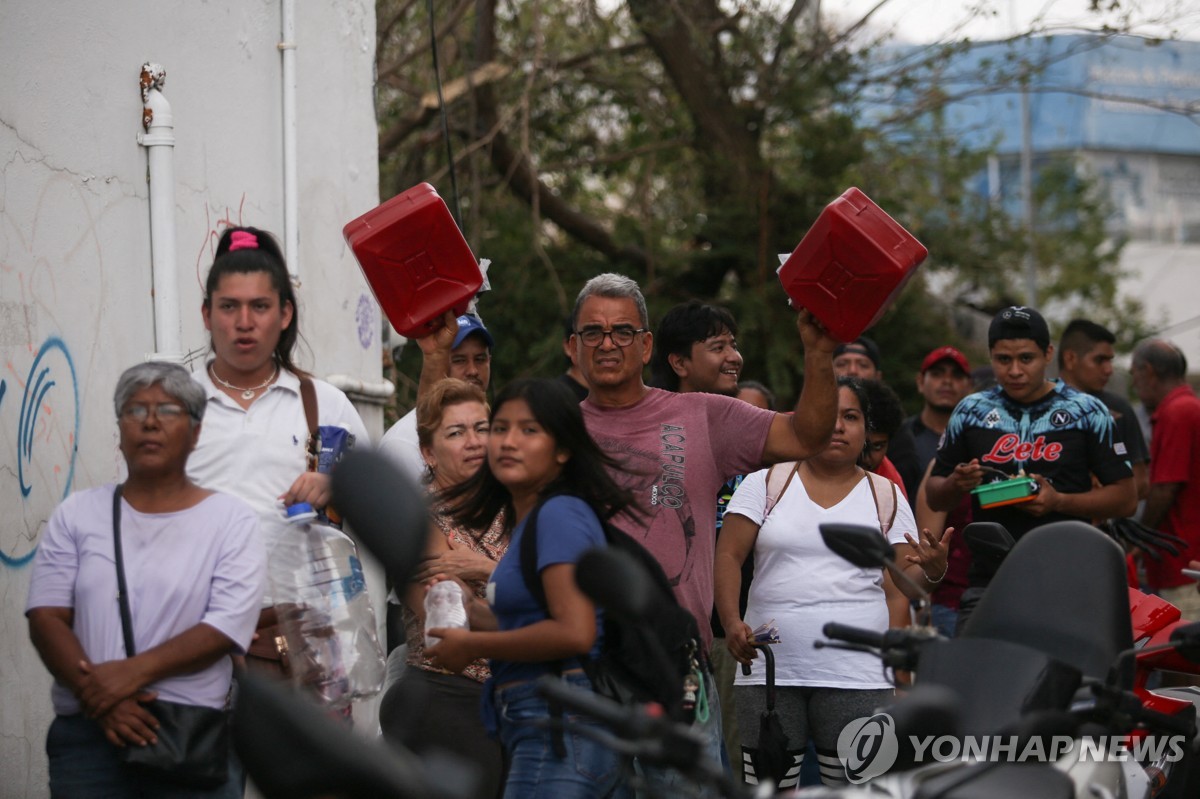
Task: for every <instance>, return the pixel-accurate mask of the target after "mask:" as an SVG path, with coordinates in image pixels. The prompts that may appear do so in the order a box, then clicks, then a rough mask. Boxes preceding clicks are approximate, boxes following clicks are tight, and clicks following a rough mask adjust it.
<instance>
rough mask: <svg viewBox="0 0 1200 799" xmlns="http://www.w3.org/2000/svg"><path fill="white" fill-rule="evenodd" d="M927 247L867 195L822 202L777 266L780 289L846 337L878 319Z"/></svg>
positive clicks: (849, 194) (850, 193)
mask: <svg viewBox="0 0 1200 799" xmlns="http://www.w3.org/2000/svg"><path fill="white" fill-rule="evenodd" d="M928 254H929V251H928V250H926V249H925V247H924V245H922V244H921V242H919V241H917V240H916V239H915V238H914V237H913V235H912V234H911V233H909V232H908V231H907V230H905V229H904V228H902V227H901V226H900V225H899V224H898V223H897V222H896V220H894V219H892V218H891V217H890V216H888V215H887V214H886V213H884V211H883V209H882V208H880V207H879V206H878V205H876V204H875V203H873V202H871V199H870V198H869V197H867V195H865V194H863V193H862V192H861V191H859V190H858V189H856V188H849V189H846V191H845V192H844V193H843V194H842V196H841V197H838V198H837V199H836V200H834V201H833V202H831V203H830V204H829V205H827V206H826V207H825V210H823V211H822V212H821V215H820V216H818V217H817V221H816V222H814V223H813V226H812V227H811V228H809V231H808V233H806V234H805V235H804V238H803V239H802V240H801V241H800V243H799V244H798V245H796V249H795V250H793V251H792V254H791V256H790V257H788V259H787V261H785V262H784V264H783V266H781V267H780V268H779V281H780V282H781V283H782V284H783V290H784V291H786V292H787V295H788V296H789V297H791V299H792V304H793V305H795V306H796V307H798V308H807V309H809V310H810V311H812V313H813V315H814V316H816V318H817V319H818V320H820V322H821V323H822V324H823V325H825V329H826V330H828V331H829V333H830V335H832V336H833V337H834V338H836V339H838V340H839V341H844V342H850V341H854V340H855V339H856V338H858V337H859V336H861V335H862V333H863V331H865V330H866V329H867V328H869V327H870V326H871V325H873V324H875V323H876V322H878V321H879V317H881V316H883V312H884V311H886V310H887V309H888V306H889V305H891V302H892V300H893V299H894V298H895V297H896V296H897V295H898V294H899V293H900V290H901V289H902V288H904V284H905V283H907V282H908V281H909V279H911V278H912V276H913V275H914V274H916V270H917V266H918V265H920V263H921V262H922V261H924V260H925V256H927V255H928Z"/></svg>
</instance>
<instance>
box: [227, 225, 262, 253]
mask: <svg viewBox="0 0 1200 799" xmlns="http://www.w3.org/2000/svg"><path fill="white" fill-rule="evenodd" d="M257 249H258V236H255V235H254V234H253V233H250V232H249V231H246V230H235V231H233V234H232V235H231V236H230V237H229V252H233V251H234V250H257Z"/></svg>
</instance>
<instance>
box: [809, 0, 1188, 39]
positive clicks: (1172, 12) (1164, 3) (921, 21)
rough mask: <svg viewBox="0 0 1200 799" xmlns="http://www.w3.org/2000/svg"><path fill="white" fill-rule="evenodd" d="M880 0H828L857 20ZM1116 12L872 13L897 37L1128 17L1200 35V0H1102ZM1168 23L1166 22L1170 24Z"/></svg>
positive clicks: (988, 7) (1003, 31) (1021, 8)
mask: <svg viewBox="0 0 1200 799" xmlns="http://www.w3.org/2000/svg"><path fill="white" fill-rule="evenodd" d="M879 4H880V3H879V0H822V3H821V10H822V13H823V14H824V15H825V16H826V17H827V18H838V17H841V18H842V19H846V20H857V19H859V18H860V17H862V15H863V14H865V13H867V12H868V11H870V9H872V8H873V7H875V6H877V5H879ZM1100 4H1101V5H1102V6H1103V7H1106V8H1107V7H1111V6H1113V5H1117V6H1119V8H1118V10H1117V11H1115V12H1109V13H1106V14H1100V15H1098V14H1096V13H1094V12H1091V11H1089V6H1090V3H1089V0H888V1H887V2H885V3H884V4H883V6H882V8H880V9H879V11H877V12H876V13H875V14H874V16H873V17H872V21H873V22H874V23H875V27H876V29H877V30H878V29H883V30H890V31H894V32H895V36H896V38H897V40H900V41H907V42H914V43H924V42H932V41H938V40H941V39H958V38H961V37H963V36H970V37H971V38H972V39H1000V38H1005V37H1007V36H1010V35H1013V34H1014V33H1018V32H1021V31H1025V30H1029V29H1030V28H1031V27H1038V28H1044V29H1046V32H1055V31H1057V32H1068V31H1078V30H1080V29H1081V28H1088V29H1091V30H1095V29H1097V28H1098V27H1099V26H1100V25H1101V24H1103V23H1107V24H1110V25H1113V26H1114V27H1119V26H1121V24H1122V21H1123V20H1128V21H1129V22H1130V23H1132V24H1133V25H1134V27H1135V30H1136V31H1140V32H1143V33H1146V34H1149V35H1154V36H1164V37H1167V38H1179V39H1191V40H1200V2H1197V1H1196V0H1115V2H1114V0H1100ZM1164 23H1165V24H1164Z"/></svg>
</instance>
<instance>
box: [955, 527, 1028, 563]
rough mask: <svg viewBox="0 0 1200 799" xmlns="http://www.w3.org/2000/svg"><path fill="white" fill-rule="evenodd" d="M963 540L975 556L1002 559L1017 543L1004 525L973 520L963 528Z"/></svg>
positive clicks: (972, 555)
mask: <svg viewBox="0 0 1200 799" xmlns="http://www.w3.org/2000/svg"><path fill="white" fill-rule="evenodd" d="M963 541H964V542H966V545H967V549H969V550H970V551H971V557H973V558H986V559H988V560H994V561H1000V560H1003V559H1004V556H1005V555H1007V554H1008V553H1009V550H1011V549H1012V548H1013V546H1015V545H1016V541H1014V540H1013V537H1012V534H1011V533H1009V532H1008V530H1007V529H1005V527H1004V525H1002V524H996V523H995V522H971V523H970V524H968V525H967V526H966V527H965V528H963Z"/></svg>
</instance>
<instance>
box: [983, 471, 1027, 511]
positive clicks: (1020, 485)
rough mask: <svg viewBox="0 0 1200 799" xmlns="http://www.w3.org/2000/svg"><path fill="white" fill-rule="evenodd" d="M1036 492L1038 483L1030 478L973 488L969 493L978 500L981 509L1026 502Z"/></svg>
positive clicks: (1015, 478)
mask: <svg viewBox="0 0 1200 799" xmlns="http://www.w3.org/2000/svg"><path fill="white" fill-rule="evenodd" d="M1037 492H1038V482H1037V480H1034V479H1033V478H1031V477H1013V478H1011V479H1009V480H1001V481H999V482H996V483H986V484H984V485H979V486H975V487H974V488H972V489H971V493H972V494H974V495H975V497H976V498H977V499H978V500H979V507H981V508H999V507H1001V506H1003V505H1016V504H1017V503H1018V502H1028V501H1029V500H1031V499H1033V498H1034V497H1035V496H1036V495H1037Z"/></svg>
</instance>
